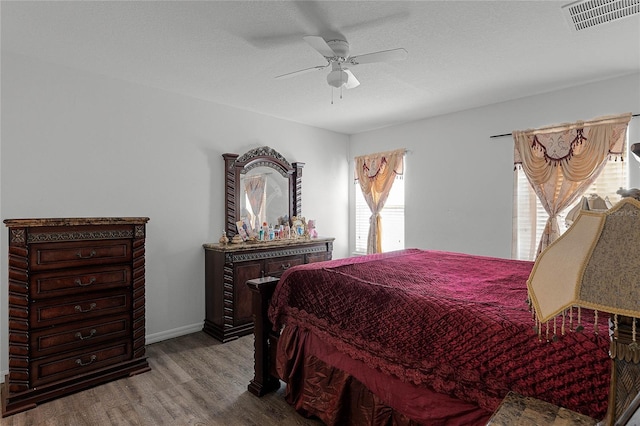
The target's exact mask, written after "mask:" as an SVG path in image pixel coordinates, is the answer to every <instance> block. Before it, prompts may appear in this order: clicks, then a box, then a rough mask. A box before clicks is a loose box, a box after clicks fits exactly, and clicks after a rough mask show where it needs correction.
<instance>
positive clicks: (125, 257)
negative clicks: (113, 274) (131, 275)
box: [29, 240, 131, 271]
mask: <svg viewBox="0 0 640 426" xmlns="http://www.w3.org/2000/svg"><path fill="white" fill-rule="evenodd" d="M130 260H131V240H105V241H72V242H62V243H42V244H33V245H32V247H31V250H30V252H29V263H30V266H31V270H32V271H43V270H49V269H59V268H71V267H80V266H90V265H104V264H109V263H124V262H127V261H130Z"/></svg>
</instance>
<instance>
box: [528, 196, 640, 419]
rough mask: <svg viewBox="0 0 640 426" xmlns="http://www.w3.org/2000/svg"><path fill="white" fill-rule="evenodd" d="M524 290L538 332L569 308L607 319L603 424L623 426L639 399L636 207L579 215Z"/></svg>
mask: <svg viewBox="0 0 640 426" xmlns="http://www.w3.org/2000/svg"><path fill="white" fill-rule="evenodd" d="M527 287H528V290H529V299H530V303H531V304H532V307H533V309H534V312H535V316H536V321H537V322H538V324H539V325H540V327H539V329H541V328H542V327H541V326H542V325H543V324H545V323H546V324H547V325H548V324H549V322H550V321H554V318H557V317H559V316H562V315H564V314H566V313H567V312H568V311H569V310H570V309H573V308H574V307H578V309H581V308H589V309H593V310H594V311H595V312H596V316H595V317H596V321H597V317H598V312H600V313H602V312H605V313H608V314H610V318H611V319H610V324H611V327H610V328H611V330H610V334H611V346H610V351H609V354H610V357H611V360H612V369H611V387H610V392H609V406H608V411H607V414H606V416H605V419H604V420H603V421H602V424H605V425H611V426H613V425H622V424H624V423H621V422H622V421H623V420H622V419H625V418H629V416H630V411H631V410H637V407H636V405H637V404H636V403H634V400H636V401H637V398H636V396H637V395H638V394H640V346H639V344H638V341H637V334H638V333H640V320H638V318H640V201H638V200H636V199H634V198H631V197H627V198H623V199H622V200H621V201H620V202H619V203H617V204H616V205H615V206H613V207H612V208H611V209H609V210H607V211H604V212H601V211H600V212H596V211H582V212H581V213H580V215H579V216H578V217H577V218H576V219H575V221H574V223H573V225H572V226H571V227H570V228H569V229H568V230H567V231H566V232H565V233H564V234H563V235H562V236H561V237H560V238H558V239H557V240H556V241H555V242H554V243H553V244H551V245H550V246H549V247H547V249H546V250H545V251H543V252H542V253H541V254H540V255H539V256H538V259H537V260H536V263H535V265H534V267H533V270H532V271H531V275H530V276H529V279H528V281H527ZM596 330H597V328H596ZM559 338H562V337H561V336H560V337H559ZM632 414H633V413H631V415H632Z"/></svg>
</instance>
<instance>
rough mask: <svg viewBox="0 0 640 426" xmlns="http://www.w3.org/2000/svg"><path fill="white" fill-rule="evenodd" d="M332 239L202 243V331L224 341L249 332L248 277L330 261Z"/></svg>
mask: <svg viewBox="0 0 640 426" xmlns="http://www.w3.org/2000/svg"><path fill="white" fill-rule="evenodd" d="M334 240H335V238H311V239H303V238H301V239H298V240H274V241H268V242H256V243H242V244H204V245H203V246H204V249H205V301H206V302H205V307H206V318H205V320H204V327H203V331H204V332H205V333H207V334H209V335H211V336H213V337H215V338H216V339H218V340H220V341H222V342H227V341H229V340H233V339H236V338H238V337H239V336H244V335H246V334H251V333H253V311H252V308H251V300H252V298H251V291H250V290H249V287H247V285H246V283H247V281H248V280H251V279H254V278H261V277H265V276H272V277H279V276H280V275H282V273H283V272H284V271H286V270H287V269H289V268H290V267H292V266H296V265H302V264H305V263H313V262H320V261H323V260H331V256H332V251H333V241H334Z"/></svg>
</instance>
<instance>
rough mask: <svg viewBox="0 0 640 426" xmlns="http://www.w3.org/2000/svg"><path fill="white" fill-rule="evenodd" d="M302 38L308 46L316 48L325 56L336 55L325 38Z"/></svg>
mask: <svg viewBox="0 0 640 426" xmlns="http://www.w3.org/2000/svg"><path fill="white" fill-rule="evenodd" d="M303 38H304V41H306V42H307V43H308V44H309V46H311V47H313V48H314V49H316V50H317V51H318V52H320V54H321V55H322V56H324V57H325V58H331V57H332V56H336V54H335V52H334V51H333V49H331V47H329V45H328V44H327V42H326V41H325V39H323V38H322V37H320V36H304V37H303Z"/></svg>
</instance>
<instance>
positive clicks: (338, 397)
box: [276, 326, 491, 426]
mask: <svg viewBox="0 0 640 426" xmlns="http://www.w3.org/2000/svg"><path fill="white" fill-rule="evenodd" d="M276 366H277V369H278V374H279V376H280V377H281V378H282V379H283V380H284V381H285V382H287V390H286V399H287V402H288V403H289V404H291V405H292V406H293V407H294V408H295V409H296V411H298V412H299V413H300V414H302V415H304V416H307V417H312V416H315V417H318V418H319V419H321V420H322V421H323V422H324V423H326V424H327V425H338V424H341V425H344V424H345V422H348V424H367V425H432V426H439V425H447V426H458V425H460V426H462V425H465V426H470V425H486V423H487V421H488V419H489V417H490V416H491V413H489V412H487V411H486V410H484V409H482V408H480V407H478V406H477V405H475V404H472V403H469V402H464V401H461V400H459V399H457V398H454V397H451V396H448V395H444V394H440V393H437V392H435V391H433V390H431V389H428V388H426V387H418V386H416V385H413V384H411V383H406V382H403V381H401V380H399V379H397V378H395V377H391V376H388V375H385V374H383V373H381V372H380V371H378V370H376V369H374V368H371V367H370V366H368V365H367V364H365V363H364V362H362V361H358V360H354V359H352V358H350V357H348V356H346V355H344V354H343V353H341V352H339V351H338V350H336V349H335V347H333V346H331V345H329V344H327V343H325V342H323V341H322V340H321V339H320V338H319V337H318V336H316V335H315V334H314V333H312V332H311V331H309V330H306V329H302V328H299V327H295V326H287V327H285V328H284V330H283V332H282V334H281V336H280V339H279V342H278V349H277V359H276ZM346 371H350V372H351V374H349V373H346Z"/></svg>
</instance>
